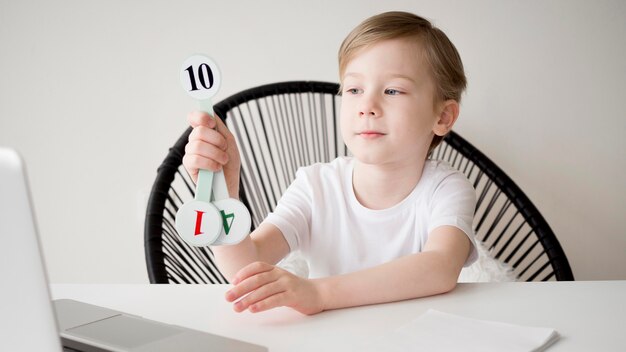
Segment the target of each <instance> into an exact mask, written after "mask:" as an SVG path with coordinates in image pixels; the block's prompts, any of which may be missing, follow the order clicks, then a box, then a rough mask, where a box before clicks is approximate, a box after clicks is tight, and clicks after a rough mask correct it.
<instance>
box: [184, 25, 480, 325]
mask: <svg viewBox="0 0 626 352" xmlns="http://www.w3.org/2000/svg"><path fill="white" fill-rule="evenodd" d="M339 74H340V79H341V93H340V94H341V95H342V103H341V130H342V137H343V140H344V142H345V143H346V145H347V146H348V148H349V150H350V151H351V153H352V154H353V155H354V157H353V158H338V159H335V160H334V161H332V162H331V163H328V164H316V165H312V166H309V167H306V168H301V169H300V170H298V172H297V174H296V179H295V181H294V182H293V183H292V185H291V186H290V187H289V189H288V190H287V191H286V192H285V194H284V195H283V197H282V198H281V200H280V202H279V204H278V206H277V207H276V209H275V211H274V212H273V213H271V214H270V215H269V216H268V217H267V219H266V220H265V221H264V222H263V223H262V224H261V225H260V226H259V227H258V228H257V229H256V230H255V231H254V232H253V233H252V234H250V236H249V237H248V238H246V239H245V240H244V241H243V242H241V243H240V244H238V245H235V246H222V247H213V248H212V250H213V252H214V254H215V258H216V261H217V263H218V266H219V267H220V269H221V270H222V272H223V273H224V275H226V277H227V278H228V279H229V280H230V281H231V282H232V283H233V285H234V287H233V288H231V289H230V290H229V291H228V292H227V293H226V299H227V300H228V301H229V302H235V303H234V309H235V311H237V312H241V311H244V310H246V309H247V310H249V311H251V312H260V311H264V310H267V309H271V308H274V307H278V306H289V307H292V308H293V309H296V310H298V311H299V312H301V313H304V314H315V313H318V312H321V311H324V310H327V309H336V308H342V307H349V306H358V305H366V304H375V303H383V302H391V301H398V300H404V299H411V298H416V297H422V296H428V295H434V294H439V293H443V292H447V291H450V290H452V289H453V288H454V287H455V285H456V282H457V278H458V275H459V272H460V270H461V268H462V267H463V266H464V265H469V264H471V262H473V261H474V259H475V257H476V250H475V248H474V247H475V246H474V239H473V232H472V227H471V226H472V218H473V212H474V206H475V203H476V198H475V197H476V196H475V192H474V189H473V188H472V186H471V184H470V183H469V181H468V180H467V179H466V178H465V176H464V175H463V174H461V173H460V172H458V171H456V170H454V169H452V168H451V167H449V166H448V165H446V164H444V163H442V162H438V161H427V160H426V158H427V155H428V152H429V151H430V150H432V149H433V148H434V147H435V146H436V145H437V144H438V143H439V142H440V141H441V139H442V137H443V136H444V135H445V134H446V133H447V132H448V131H450V129H451V128H452V126H453V125H454V123H455V121H456V119H457V117H458V115H459V101H460V99H461V93H462V92H463V90H464V89H465V85H466V79H465V75H464V72H463V65H462V63H461V59H460V57H459V55H458V53H457V51H456V49H455V48H454V46H453V44H452V43H451V42H450V41H449V40H448V38H447V37H446V36H445V34H443V32H441V31H440V30H438V29H436V28H434V27H433V26H432V25H431V24H430V22H428V21H427V20H425V19H423V18H421V17H418V16H415V15H413V14H409V13H403V12H390V13H383V14H380V15H377V16H374V17H371V18H369V19H367V20H365V21H364V22H363V23H361V24H360V25H359V26H358V27H357V28H355V29H354V30H353V31H352V32H351V33H350V34H349V35H348V37H347V38H346V39H345V40H344V42H343V44H342V45H341V48H340V50H339ZM188 119H189V122H190V124H191V125H192V126H193V127H194V130H193V132H192V133H191V135H190V137H189V143H188V144H187V147H186V154H185V157H184V159H183V164H184V165H185V167H186V168H187V170H188V171H189V173H190V174H191V175H192V177H193V178H194V179H195V178H196V177H197V173H198V169H199V168H204V169H209V170H219V169H221V168H223V170H224V174H225V176H226V178H227V183H228V189H229V192H230V194H231V196H236V195H237V194H238V193H239V190H238V187H239V168H240V161H239V153H238V150H237V145H236V143H235V141H234V138H233V136H232V135H231V134H230V133H229V132H228V130H227V129H226V127H225V126H224V124H223V123H222V122H221V121H219V119H212V118H211V117H210V116H208V115H207V114H204V113H200V112H195V113H191V114H190V115H189V117H188ZM213 128H215V130H214V129H213ZM298 249H299V250H301V252H302V253H303V255H304V256H305V258H306V259H307V260H308V262H309V266H310V276H311V278H301V277H298V276H296V275H293V274H291V273H289V272H287V271H285V270H283V269H280V268H278V267H276V266H275V264H276V263H278V262H279V261H280V260H281V259H282V258H284V257H285V256H286V255H287V254H289V252H290V251H294V250H298Z"/></svg>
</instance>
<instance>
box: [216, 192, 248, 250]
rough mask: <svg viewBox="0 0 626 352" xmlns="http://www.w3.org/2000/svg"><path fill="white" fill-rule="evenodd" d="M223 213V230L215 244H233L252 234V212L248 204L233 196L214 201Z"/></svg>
mask: <svg viewBox="0 0 626 352" xmlns="http://www.w3.org/2000/svg"><path fill="white" fill-rule="evenodd" d="M213 205H215V207H216V208H217V209H218V210H219V211H220V214H221V215H222V221H223V226H222V231H221V233H220V235H219V237H218V238H217V239H216V240H215V242H214V243H213V245H215V246H217V245H232V244H237V243H239V242H241V241H243V240H244V238H246V237H247V236H248V234H250V224H251V219H250V212H249V211H248V208H246V206H245V205H244V204H243V203H242V202H240V201H238V200H236V199H233V198H226V199H222V200H217V201H215V202H213Z"/></svg>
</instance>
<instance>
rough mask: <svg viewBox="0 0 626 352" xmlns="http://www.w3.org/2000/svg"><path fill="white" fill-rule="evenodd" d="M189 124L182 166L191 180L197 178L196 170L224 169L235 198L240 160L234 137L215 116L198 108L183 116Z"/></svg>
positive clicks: (230, 192)
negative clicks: (185, 116) (187, 140)
mask: <svg viewBox="0 0 626 352" xmlns="http://www.w3.org/2000/svg"><path fill="white" fill-rule="evenodd" d="M187 121H188V122H189V124H190V125H191V127H193V130H192V131H191V134H190V135H189V142H188V143H187V145H186V146H185V156H184V157H183V165H184V166H185V169H187V172H189V175H190V176H191V178H192V179H193V181H194V182H197V181H198V170H199V169H204V170H210V171H214V172H215V171H219V170H222V169H223V170H224V177H225V178H226V185H227V187H228V191H229V194H230V195H231V196H232V197H234V198H238V193H239V169H240V168H241V161H240V159H239V150H238V149H237V143H236V142H235V137H233V135H232V134H231V133H230V131H229V130H228V128H226V125H224V123H223V122H222V120H220V119H219V118H217V117H216V118H213V117H211V116H209V114H207V113H205V112H202V111H194V112H192V113H190V114H189V115H187Z"/></svg>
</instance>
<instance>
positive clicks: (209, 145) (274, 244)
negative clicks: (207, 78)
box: [183, 111, 289, 280]
mask: <svg viewBox="0 0 626 352" xmlns="http://www.w3.org/2000/svg"><path fill="white" fill-rule="evenodd" d="M187 120H188V122H189V124H190V125H191V127H193V130H192V132H191V134H190V135H189V142H188V143H187V145H186V146H185V156H184V157H183V165H184V166H185V168H186V169H187V172H189V175H190V176H191V178H192V179H193V181H194V182H197V179H198V170H199V169H206V170H211V171H214V172H215V171H220V170H223V171H224V178H225V179H226V185H227V187H228V193H229V195H230V196H231V197H233V198H238V197H239V172H240V169H241V160H240V158H239V150H238V148H237V143H236V141H235V138H234V136H233V135H232V134H231V133H230V131H229V130H228V128H227V127H226V125H224V123H223V122H222V121H221V120H220V119H219V118H213V117H211V116H209V115H208V114H207V113H205V112H202V111H195V112H192V113H190V114H189V115H188V116H187ZM211 250H212V251H213V253H214V254H215V260H216V263H217V266H218V267H219V268H220V271H221V272H222V273H223V274H224V275H225V276H226V278H227V279H229V280H230V279H231V278H232V276H233V275H234V274H236V273H237V271H239V270H240V269H241V268H243V267H244V266H246V265H248V264H250V263H252V262H257V261H263V262H266V263H272V264H275V263H277V262H278V261H280V260H281V259H282V258H283V257H285V256H286V255H287V254H288V253H289V245H288V244H287V241H286V240H285V238H284V237H283V236H282V234H281V233H280V230H278V228H276V227H275V226H273V225H269V224H264V225H261V226H260V227H259V228H258V229H256V230H255V231H254V232H253V233H252V234H250V236H248V237H247V238H246V239H245V240H243V241H242V242H241V243H239V244H237V245H233V246H214V247H211Z"/></svg>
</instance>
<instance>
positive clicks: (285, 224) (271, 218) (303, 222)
mask: <svg viewBox="0 0 626 352" xmlns="http://www.w3.org/2000/svg"><path fill="white" fill-rule="evenodd" d="M306 176H307V175H306V173H305V172H304V170H303V169H299V170H298V172H296V179H295V180H294V181H293V182H292V183H291V185H290V186H289V187H288V188H287V190H286V191H285V193H284V194H283V196H282V197H281V198H280V200H279V201H278V204H277V205H276V209H274V211H273V212H271V213H269V215H268V216H267V217H266V218H265V220H264V221H263V222H264V223H270V224H272V225H274V226H276V227H278V229H279V230H280V232H281V233H282V234H283V237H284V238H285V240H286V241H287V243H288V244H289V248H290V250H291V251H292V252H293V251H295V250H298V249H300V248H301V247H302V246H303V244H304V243H306V242H305V241H307V239H308V238H309V233H310V229H311V226H310V223H311V209H312V208H311V207H312V205H311V204H312V197H311V192H312V190H311V187H310V185H309V182H308V180H307V177H306Z"/></svg>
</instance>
